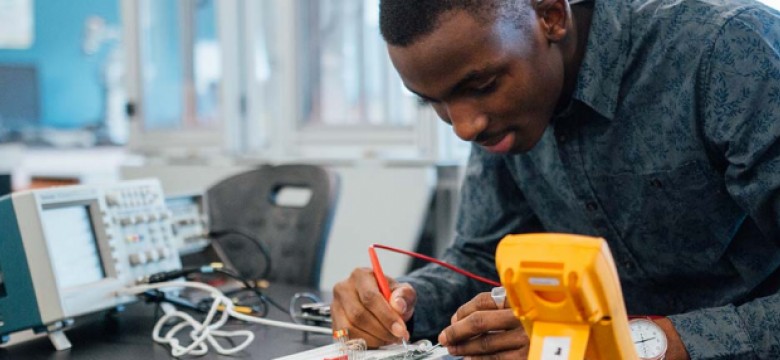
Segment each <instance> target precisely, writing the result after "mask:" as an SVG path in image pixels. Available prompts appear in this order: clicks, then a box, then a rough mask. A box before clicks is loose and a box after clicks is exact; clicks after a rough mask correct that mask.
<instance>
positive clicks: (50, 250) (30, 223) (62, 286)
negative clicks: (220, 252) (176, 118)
mask: <svg viewBox="0 0 780 360" xmlns="http://www.w3.org/2000/svg"><path fill="white" fill-rule="evenodd" d="M0 228H2V229H3V231H2V232H1V233H0V269H2V272H1V273H0V279H2V280H0V290H1V291H0V338H2V340H8V335H9V334H11V333H13V332H17V331H21V330H26V329H34V330H35V331H36V332H48V333H49V337H50V339H51V340H52V342H53V344H54V345H55V347H56V348H57V349H58V350H60V349H66V348H69V347H70V343H69V342H68V341H67V338H65V336H64V333H63V332H62V331H61V330H62V327H63V326H66V325H68V324H70V323H72V319H73V318H74V317H76V316H80V315H85V314H88V313H92V312H96V311H100V310H105V309H111V308H115V307H118V306H121V305H123V304H126V303H129V302H132V301H134V300H135V299H136V298H135V296H131V295H127V294H125V295H122V294H120V293H118V291H119V290H121V289H123V288H125V287H127V286H130V285H133V284H135V282H136V281H137V280H138V279H142V278H144V277H146V276H148V275H151V274H155V273H158V272H164V271H172V270H177V269H180V268H181V261H180V260H179V256H178V252H177V250H176V247H175V246H174V238H173V234H172V232H171V223H170V213H169V212H168V209H167V208H166V207H165V204H164V202H163V193H162V187H161V186H160V183H159V182H158V181H156V180H136V181H128V182H122V183H119V184H115V185H111V186H66V187H57V188H50V189H42V190H33V191H25V192H17V193H14V194H11V195H9V196H6V197H3V198H0Z"/></svg>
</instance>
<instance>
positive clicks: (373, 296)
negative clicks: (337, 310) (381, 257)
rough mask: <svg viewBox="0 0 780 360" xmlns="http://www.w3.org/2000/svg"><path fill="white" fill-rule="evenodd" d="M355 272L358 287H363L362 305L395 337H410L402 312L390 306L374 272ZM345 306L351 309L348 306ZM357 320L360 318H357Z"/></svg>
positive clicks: (360, 296) (361, 292)
mask: <svg viewBox="0 0 780 360" xmlns="http://www.w3.org/2000/svg"><path fill="white" fill-rule="evenodd" d="M366 270H368V269H366ZM353 274H355V281H356V283H357V288H358V289H361V291H359V292H358V294H357V295H358V298H359V299H360V303H361V305H362V306H361V307H365V308H366V309H368V311H369V312H370V313H371V314H372V315H373V316H374V317H375V318H376V319H377V320H378V321H379V323H380V324H382V326H383V327H384V329H385V330H386V331H387V332H389V333H390V334H392V335H393V336H394V337H395V338H401V337H404V338H405V337H408V334H407V331H406V324H405V323H404V320H403V319H402V318H401V315H400V314H398V313H397V312H395V311H394V310H393V308H392V307H390V303H388V300H387V299H385V297H384V296H383V295H382V293H381V292H379V288H378V286H377V285H376V278H375V277H374V274H373V272H371V271H370V270H368V271H361V272H359V273H356V272H353ZM344 308H345V309H349V308H348V307H346V306H345V307H344ZM355 321H360V320H359V319H355Z"/></svg>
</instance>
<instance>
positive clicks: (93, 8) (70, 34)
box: [0, 0, 120, 128]
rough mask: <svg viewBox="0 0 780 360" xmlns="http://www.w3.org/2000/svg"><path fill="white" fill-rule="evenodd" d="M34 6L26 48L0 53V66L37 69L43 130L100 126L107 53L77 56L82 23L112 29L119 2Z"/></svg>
mask: <svg viewBox="0 0 780 360" xmlns="http://www.w3.org/2000/svg"><path fill="white" fill-rule="evenodd" d="M34 3H35V8H34V11H35V34H34V42H33V45H32V47H31V48H29V49H25V50H9V49H0V63H10V64H20V63H23V64H33V65H36V66H37V67H38V81H39V86H40V90H41V94H40V95H41V97H40V104H41V109H40V114H41V124H42V125H43V126H50V127H59V128H76V127H82V126H85V125H94V124H97V123H99V122H101V121H102V118H103V115H102V113H103V111H102V107H103V105H102V104H103V90H102V89H101V85H100V84H101V78H102V75H101V73H102V65H103V61H104V60H105V58H106V54H107V48H108V47H106V46H104V47H103V48H102V49H101V51H100V52H99V53H98V54H96V55H91V56H90V55H85V54H84V53H83V52H82V50H81V46H82V43H83V34H84V20H85V19H87V18H88V17H90V16H92V15H97V16H100V17H102V18H104V19H105V20H106V21H107V22H108V24H110V25H118V24H119V21H120V13H119V0H68V1H63V0H35V1H34Z"/></svg>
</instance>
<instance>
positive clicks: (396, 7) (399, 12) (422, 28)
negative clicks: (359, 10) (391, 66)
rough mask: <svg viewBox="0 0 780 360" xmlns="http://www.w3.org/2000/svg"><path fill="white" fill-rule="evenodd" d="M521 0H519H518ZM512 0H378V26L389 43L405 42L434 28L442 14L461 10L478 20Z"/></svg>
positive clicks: (494, 14) (491, 16)
mask: <svg viewBox="0 0 780 360" xmlns="http://www.w3.org/2000/svg"><path fill="white" fill-rule="evenodd" d="M521 1H522V0H521ZM518 2H520V1H515V0H381V2H380V3H379V29H380V31H381V32H382V37H383V38H384V39H385V41H386V42H387V43H388V44H390V45H395V46H407V45H411V44H413V43H414V42H415V41H417V40H418V39H419V38H420V37H422V36H424V35H427V34H430V33H432V32H433V31H434V30H436V27H437V26H438V23H439V21H440V18H441V16H442V15H443V14H445V13H447V12H449V11H453V10H463V11H466V12H468V13H469V14H471V15H473V16H474V18H475V19H477V20H478V21H484V22H488V21H492V20H494V19H496V17H497V16H498V14H499V12H498V10H500V9H503V8H507V7H510V6H514V5H516V3H518Z"/></svg>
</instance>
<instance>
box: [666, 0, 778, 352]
mask: <svg viewBox="0 0 780 360" xmlns="http://www.w3.org/2000/svg"><path fill="white" fill-rule="evenodd" d="M709 61H710V62H709V66H708V68H707V69H706V70H705V74H706V79H705V80H704V81H705V83H706V84H707V85H706V86H705V87H704V88H703V96H702V98H701V100H702V104H703V112H702V113H701V114H702V120H703V121H702V124H703V126H702V131H703V135H704V138H705V142H706V145H707V146H708V147H709V148H710V149H711V150H712V153H713V154H715V155H714V156H715V157H716V161H717V162H719V163H721V164H722V166H723V169H724V170H725V182H726V188H727V190H728V192H729V194H730V195H731V196H732V198H733V199H734V200H735V201H736V202H737V203H738V204H739V205H740V206H741V207H742V209H744V210H745V212H746V213H747V216H749V217H750V218H751V219H752V220H753V221H754V222H755V224H756V226H757V227H758V229H759V232H760V233H761V234H757V235H756V236H763V237H765V238H768V239H775V240H777V239H780V16H778V13H777V12H774V11H771V10H767V9H766V8H764V7H762V6H757V7H751V8H749V9H747V10H744V11H742V12H741V13H739V14H737V15H736V16H734V17H733V18H731V19H730V20H729V21H728V22H727V23H726V24H725V25H724V26H723V27H722V28H721V31H720V32H719V34H718V37H717V40H716V42H715V44H714V47H713V50H712V54H711V58H710V60H709ZM755 265H756V266H757V267H766V266H769V264H767V263H766V262H762V259H756V262H755ZM770 272H771V271H770ZM670 319H671V320H672V322H673V324H674V326H675V328H676V329H677V331H678V332H679V333H680V335H681V337H682V340H683V342H684V343H685V346H686V348H687V350H688V353H689V354H690V356H691V358H692V359H780V294H774V295H772V294H771V293H770V295H769V296H766V297H762V298H758V299H753V300H752V301H750V302H747V303H745V304H739V305H736V304H731V305H728V306H723V307H718V308H709V309H701V310H697V311H692V312H689V313H685V314H680V315H675V316H671V317H670Z"/></svg>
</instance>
